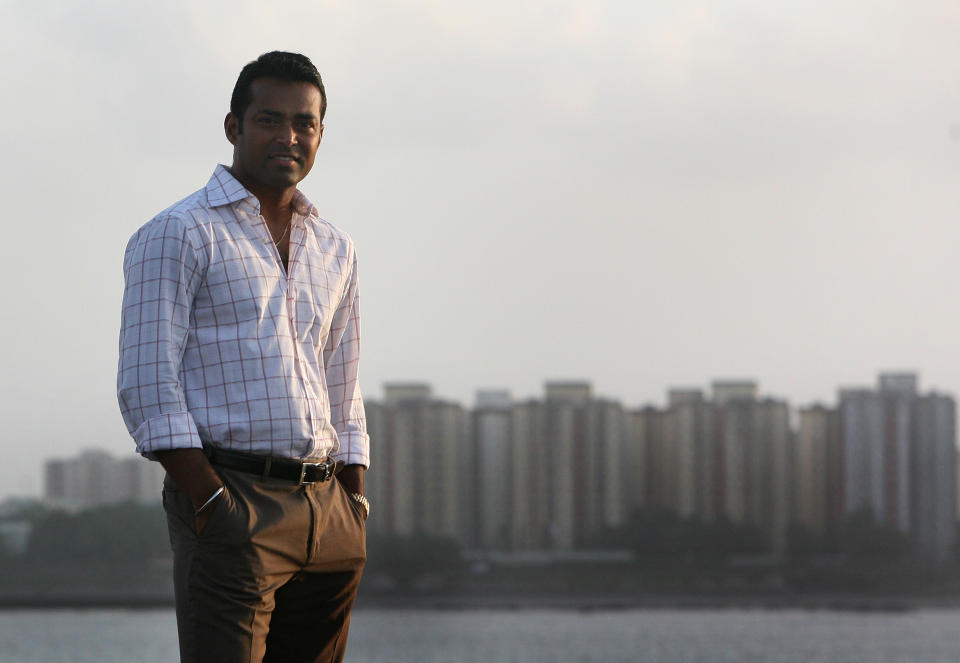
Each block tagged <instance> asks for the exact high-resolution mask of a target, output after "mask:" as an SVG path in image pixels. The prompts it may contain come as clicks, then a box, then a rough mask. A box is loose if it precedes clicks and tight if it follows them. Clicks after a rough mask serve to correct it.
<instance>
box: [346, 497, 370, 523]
mask: <svg viewBox="0 0 960 663" xmlns="http://www.w3.org/2000/svg"><path fill="white" fill-rule="evenodd" d="M350 499H352V500H353V501H354V502H356V503H357V504H359V505H360V506H362V507H363V519H364V520H366V519H367V518H369V517H370V500H368V499H367V498H366V497H364V496H363V495H361V494H360V493H350Z"/></svg>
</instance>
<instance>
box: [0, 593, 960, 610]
mask: <svg viewBox="0 0 960 663" xmlns="http://www.w3.org/2000/svg"><path fill="white" fill-rule="evenodd" d="M173 607H174V604H173V597H172V596H168V595H127V596H124V595H120V594H117V595H104V594H77V595H60V596H57V595H47V596H42V597H38V596H23V595H6V596H3V595H0V611H11V610H167V609H169V610H172V609H173ZM355 609H356V610H360V611H363V610H398V611H411V610H428V611H429V610H445V611H453V612H456V611H471V610H477V611H487V610H498V611H525V610H557V611H572V612H603V611H620V610H813V611H834V612H885V613H905V612H913V611H917V610H950V609H960V596H922V595H915V596H896V595H856V594H843V595H840V594H795V595H791V594H755V595H751V594H742V595H705V594H647V595H643V596H610V595H607V596H604V595H596V596H578V595H568V596H564V595H557V594H543V595H536V594H527V595H484V596H473V595H464V594H457V593H453V592H451V593H441V592H436V593H430V594H404V595H399V594H379V593H370V594H366V595H365V594H363V593H361V594H360V596H359V597H358V599H357V605H356V607H355Z"/></svg>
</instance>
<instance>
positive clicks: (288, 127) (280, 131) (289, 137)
mask: <svg viewBox="0 0 960 663" xmlns="http://www.w3.org/2000/svg"><path fill="white" fill-rule="evenodd" d="M274 140H275V141H277V142H278V143H280V144H281V145H295V144H296V142H297V132H296V131H295V130H294V128H293V123H292V122H281V123H280V124H279V126H278V128H277V133H276V135H275V136H274Z"/></svg>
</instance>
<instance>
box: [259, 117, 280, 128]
mask: <svg viewBox="0 0 960 663" xmlns="http://www.w3.org/2000/svg"><path fill="white" fill-rule="evenodd" d="M255 121H256V123H257V124H259V125H260V126H262V127H275V126H277V122H278V120H277V118H275V117H271V116H269V115H258V116H257V118H256V120H255Z"/></svg>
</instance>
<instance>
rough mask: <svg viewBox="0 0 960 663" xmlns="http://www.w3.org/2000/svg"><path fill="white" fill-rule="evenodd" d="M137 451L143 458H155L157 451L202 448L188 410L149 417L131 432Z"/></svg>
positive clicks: (195, 426)
mask: <svg viewBox="0 0 960 663" xmlns="http://www.w3.org/2000/svg"><path fill="white" fill-rule="evenodd" d="M133 439H134V440H135V441H136V443H137V452H138V453H140V455H142V456H143V457H144V458H148V459H150V460H157V456H156V452H157V451H169V450H171V449H202V448H203V443H202V442H201V441H200V434H199V433H197V424H196V423H195V422H194V420H193V416H192V415H191V414H190V413H189V412H171V413H169V414H161V415H158V416H156V417H151V418H150V419H147V420H146V421H144V422H143V423H142V424H140V426H139V427H138V428H137V430H135V431H134V432H133Z"/></svg>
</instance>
